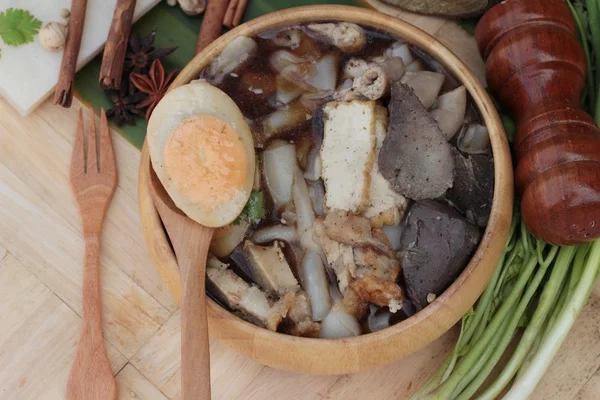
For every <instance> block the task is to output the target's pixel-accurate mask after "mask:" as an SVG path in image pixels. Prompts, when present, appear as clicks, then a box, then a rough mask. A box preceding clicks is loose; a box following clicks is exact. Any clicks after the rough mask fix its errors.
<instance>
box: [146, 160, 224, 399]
mask: <svg viewBox="0 0 600 400" xmlns="http://www.w3.org/2000/svg"><path fill="white" fill-rule="evenodd" d="M148 171H149V172H148V173H149V177H148V178H149V179H148V182H150V185H149V186H150V195H151V196H152V200H153V201H154V205H155V206H156V209H157V211H158V214H159V215H160V218H161V219H162V222H163V224H164V225H165V229H166V231H167V234H168V235H169V238H170V239H171V243H172V245H173V249H174V250H175V256H176V257H177V264H178V265H179V272H180V274H181V286H182V287H183V301H182V303H183V305H182V313H181V394H182V399H183V400H210V351H209V347H208V323H207V320H206V294H205V275H206V258H207V255H208V247H209V245H210V241H211V239H212V236H213V233H214V228H208V227H206V226H203V225H200V224H199V223H197V222H195V221H193V220H192V219H190V218H188V217H187V216H186V215H185V214H184V213H183V211H181V210H180V209H179V208H177V206H176V205H175V203H173V200H171V198H170V197H169V195H168V194H167V192H166V190H165V188H164V187H163V185H162V183H161V182H160V180H159V179H158V177H157V176H156V174H155V173H154V169H153V168H152V165H150V167H149V168H148Z"/></svg>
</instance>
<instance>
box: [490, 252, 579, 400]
mask: <svg viewBox="0 0 600 400" xmlns="http://www.w3.org/2000/svg"><path fill="white" fill-rule="evenodd" d="M574 254H575V248H574V247H571V246H569V247H563V248H561V249H560V254H559V255H558V257H557V259H556V263H555V265H554V268H553V269H552V273H551V276H550V278H549V279H548V282H547V283H546V286H545V287H544V291H543V292H542V295H541V296H540V301H539V306H538V308H537V309H536V310H535V314H534V315H533V317H532V318H531V321H530V322H529V325H528V326H527V329H525V333H524V334H523V336H522V337H521V340H520V341H519V345H518V346H517V349H516V350H515V352H514V353H513V355H512V357H511V358H510V360H509V361H508V364H507V365H506V366H505V367H504V369H503V370H502V372H501V373H500V375H499V376H498V378H496V380H495V381H494V383H492V385H491V386H490V387H488V388H487V390H486V391H485V392H484V393H483V394H482V395H481V396H480V399H482V400H494V399H495V398H496V396H498V395H499V394H500V393H501V392H502V390H503V389H504V388H505V387H506V385H508V383H509V382H510V380H511V379H512V378H513V377H514V376H515V374H516V373H517V370H518V369H519V366H521V365H522V364H523V362H524V361H525V358H526V357H527V355H528V354H529V350H530V349H531V347H532V346H533V344H534V342H535V339H536V338H537V337H538V334H539V332H540V330H541V329H542V326H543V323H544V321H545V319H546V316H547V315H548V313H549V311H550V309H551V308H552V306H553V303H554V301H553V300H554V299H555V297H556V294H557V293H558V290H559V289H560V286H561V282H562V281H563V279H564V277H565V275H566V274H567V272H568V270H569V265H570V264H571V260H572V259H573V255H574ZM541 271H542V269H540V270H538V273H539V272H541ZM530 287H531V286H530ZM501 355H502V354H500V356H501ZM499 358H500V357H498V359H499ZM494 366H495V363H494V365H492V368H493V367H494ZM490 371H491V369H490ZM488 373H489V372H488ZM485 376H486V377H487V374H486V375H485ZM482 383H483V382H482Z"/></svg>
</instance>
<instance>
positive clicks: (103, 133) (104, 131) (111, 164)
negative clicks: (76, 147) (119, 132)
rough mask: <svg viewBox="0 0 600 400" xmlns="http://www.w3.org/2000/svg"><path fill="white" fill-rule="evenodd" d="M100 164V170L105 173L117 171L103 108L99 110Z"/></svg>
mask: <svg viewBox="0 0 600 400" xmlns="http://www.w3.org/2000/svg"><path fill="white" fill-rule="evenodd" d="M100 164H101V165H102V169H103V170H104V171H106V172H109V171H111V172H112V171H114V172H116V171H117V164H116V161H115V153H114V149H113V145H112V139H111V138H110V128H109V127H108V120H107V119H106V112H105V111H104V108H102V109H101V110H100Z"/></svg>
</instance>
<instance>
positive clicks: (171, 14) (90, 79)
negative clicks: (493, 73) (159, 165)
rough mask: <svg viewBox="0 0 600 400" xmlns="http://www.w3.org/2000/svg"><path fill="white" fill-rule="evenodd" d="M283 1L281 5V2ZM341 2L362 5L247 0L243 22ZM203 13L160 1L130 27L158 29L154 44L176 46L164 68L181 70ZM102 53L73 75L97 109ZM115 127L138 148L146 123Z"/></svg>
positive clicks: (101, 97) (355, 0) (101, 101)
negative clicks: (286, 10)
mask: <svg viewBox="0 0 600 400" xmlns="http://www.w3.org/2000/svg"><path fill="white" fill-rule="evenodd" d="M282 3H283V4H282ZM323 3H326V4H344V5H351V6H363V4H362V3H361V2H360V1H359V0H329V1H325V2H324V1H318V0H287V1H285V2H284V1H282V0H250V1H249V2H248V7H247V8H246V13H245V14H244V22H245V21H248V20H251V19H253V18H256V17H259V16H261V15H264V14H268V13H270V12H273V11H277V10H280V9H284V8H290V7H297V6H305V5H314V4H323ZM201 23H202V16H201V15H200V16H198V17H189V16H187V15H185V14H184V13H183V12H182V11H181V9H180V8H179V7H169V6H168V5H167V4H166V2H161V3H160V4H158V5H157V6H156V7H155V8H153V9H152V10H151V11H149V12H148V13H147V14H146V15H144V16H143V17H142V18H141V19H140V20H139V21H137V22H136V23H135V25H134V26H133V30H134V31H136V32H139V33H140V34H141V35H147V34H148V33H149V32H150V31H151V30H152V28H153V27H156V28H157V35H156V41H155V45H156V46H157V47H172V46H178V49H177V50H176V51H175V52H173V53H172V54H171V55H169V56H168V57H167V58H166V59H164V62H163V65H164V67H165V70H167V71H170V70H172V69H178V70H181V69H182V68H183V67H184V66H185V65H186V64H187V63H188V62H189V61H190V60H191V59H192V57H193V56H194V47H195V45H196V38H197V36H198V32H199V31H200V25H201ZM100 61H101V55H100V56H98V57H96V58H95V59H94V60H93V61H92V62H90V63H89V64H88V65H86V66H85V67H84V68H83V69H82V70H81V71H79V73H78V74H77V76H76V79H75V92H76V95H77V96H78V97H79V99H81V100H82V101H83V102H84V103H86V104H88V105H91V106H92V107H94V108H95V109H97V110H100V108H102V107H103V108H104V109H107V110H108V109H110V108H111V107H112V104H111V102H110V101H109V99H108V97H107V96H106V94H105V93H104V92H103V91H102V90H101V89H100V88H99V87H98V76H99V74H100ZM117 130H118V131H119V132H120V133H121V134H122V135H123V136H124V137H125V138H126V139H127V140H128V141H129V142H131V143H132V144H133V145H134V146H136V147H138V148H141V147H142V144H143V143H144V137H145V136H146V122H145V121H144V120H143V119H142V118H139V119H136V125H135V126H129V125H125V126H122V127H118V128H117Z"/></svg>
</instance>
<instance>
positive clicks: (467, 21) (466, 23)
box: [456, 17, 480, 36]
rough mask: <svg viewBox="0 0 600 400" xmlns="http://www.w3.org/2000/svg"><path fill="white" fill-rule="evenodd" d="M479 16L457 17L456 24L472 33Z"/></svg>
mask: <svg viewBox="0 0 600 400" xmlns="http://www.w3.org/2000/svg"><path fill="white" fill-rule="evenodd" d="M479 18H480V17H474V18H463V19H459V20H458V21H456V22H458V25H460V26H461V27H462V28H463V29H464V30H465V31H467V33H468V34H469V35H471V36H472V35H474V34H475V27H476V26H477V23H478V22H479Z"/></svg>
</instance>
